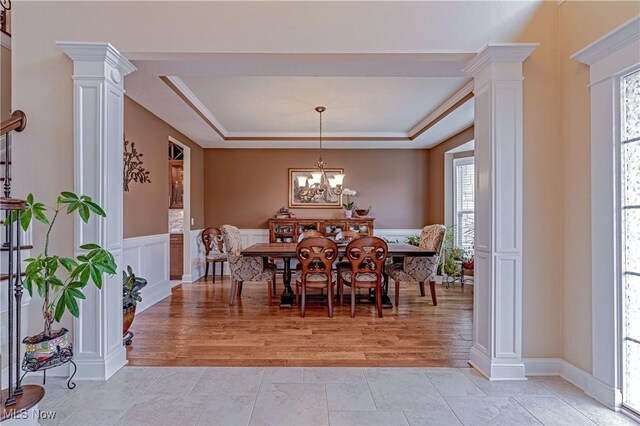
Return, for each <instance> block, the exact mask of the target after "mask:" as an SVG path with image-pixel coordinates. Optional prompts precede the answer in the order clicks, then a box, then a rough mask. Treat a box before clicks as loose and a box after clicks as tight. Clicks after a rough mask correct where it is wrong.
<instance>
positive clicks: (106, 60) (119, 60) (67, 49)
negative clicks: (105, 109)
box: [56, 41, 137, 84]
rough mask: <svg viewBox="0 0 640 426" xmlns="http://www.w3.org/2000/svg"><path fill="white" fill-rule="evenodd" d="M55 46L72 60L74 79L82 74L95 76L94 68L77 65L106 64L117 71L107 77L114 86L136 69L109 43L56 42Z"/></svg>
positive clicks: (106, 70)
mask: <svg viewBox="0 0 640 426" xmlns="http://www.w3.org/2000/svg"><path fill="white" fill-rule="evenodd" d="M56 44H57V45H58V46H60V48H62V50H63V51H64V53H66V54H67V56H69V58H71V60H73V62H74V77H77V76H81V75H82V74H87V75H89V76H96V69H95V68H94V67H90V68H89V67H78V66H75V65H78V64H79V63H87V64H107V65H108V66H109V67H110V68H111V70H115V71H117V73H113V72H110V74H111V75H109V77H111V78H112V79H113V80H114V83H116V84H120V83H121V81H122V77H124V76H126V75H129V74H131V73H132V72H134V71H135V70H136V69H137V68H136V66H135V65H133V64H132V63H131V62H130V61H129V60H128V59H127V58H126V57H125V56H124V55H123V54H122V53H120V51H118V49H116V48H115V47H113V46H112V45H111V44H110V43H105V42H75V41H57V42H56ZM102 69H103V70H104V72H103V74H105V76H106V74H107V73H108V72H109V71H108V69H107V68H102Z"/></svg>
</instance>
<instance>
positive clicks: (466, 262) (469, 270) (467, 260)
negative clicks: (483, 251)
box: [462, 250, 474, 277]
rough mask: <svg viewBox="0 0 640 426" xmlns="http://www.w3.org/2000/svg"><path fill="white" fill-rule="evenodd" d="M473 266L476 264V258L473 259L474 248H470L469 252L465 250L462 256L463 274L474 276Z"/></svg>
mask: <svg viewBox="0 0 640 426" xmlns="http://www.w3.org/2000/svg"><path fill="white" fill-rule="evenodd" d="M473 266H474V259H473V250H469V251H468V252H465V254H464V256H463V258H462V269H463V271H462V272H463V274H464V275H466V276H469V277H472V276H473Z"/></svg>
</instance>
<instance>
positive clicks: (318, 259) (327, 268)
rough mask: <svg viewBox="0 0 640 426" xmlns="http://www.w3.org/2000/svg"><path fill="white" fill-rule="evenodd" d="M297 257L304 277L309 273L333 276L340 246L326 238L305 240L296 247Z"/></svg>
mask: <svg viewBox="0 0 640 426" xmlns="http://www.w3.org/2000/svg"><path fill="white" fill-rule="evenodd" d="M296 257H297V258H298V261H299V262H300V269H301V270H302V274H303V276H305V275H306V274H309V273H323V274H327V275H329V274H331V266H332V265H333V262H335V260H336V258H337V257H338V246H337V245H336V243H335V242H333V241H331V240H330V239H328V238H325V237H309V238H305V239H303V240H302V241H300V242H299V243H298V245H297V246H296Z"/></svg>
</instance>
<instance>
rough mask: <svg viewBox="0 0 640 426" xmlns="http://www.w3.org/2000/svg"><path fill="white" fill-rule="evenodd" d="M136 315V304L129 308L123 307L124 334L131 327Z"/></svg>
mask: <svg viewBox="0 0 640 426" xmlns="http://www.w3.org/2000/svg"><path fill="white" fill-rule="evenodd" d="M135 317H136V306H135V305H131V306H129V307H128V308H123V309H122V335H123V336H124V335H126V334H127V332H128V331H129V327H131V324H133V319H134V318H135Z"/></svg>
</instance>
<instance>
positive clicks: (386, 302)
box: [382, 273, 393, 309]
mask: <svg viewBox="0 0 640 426" xmlns="http://www.w3.org/2000/svg"><path fill="white" fill-rule="evenodd" d="M382 276H383V277H384V284H383V285H382V308H384V309H387V308H393V303H391V298H390V297H389V294H388V293H389V276H388V275H387V274H385V273H383V274H382Z"/></svg>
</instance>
